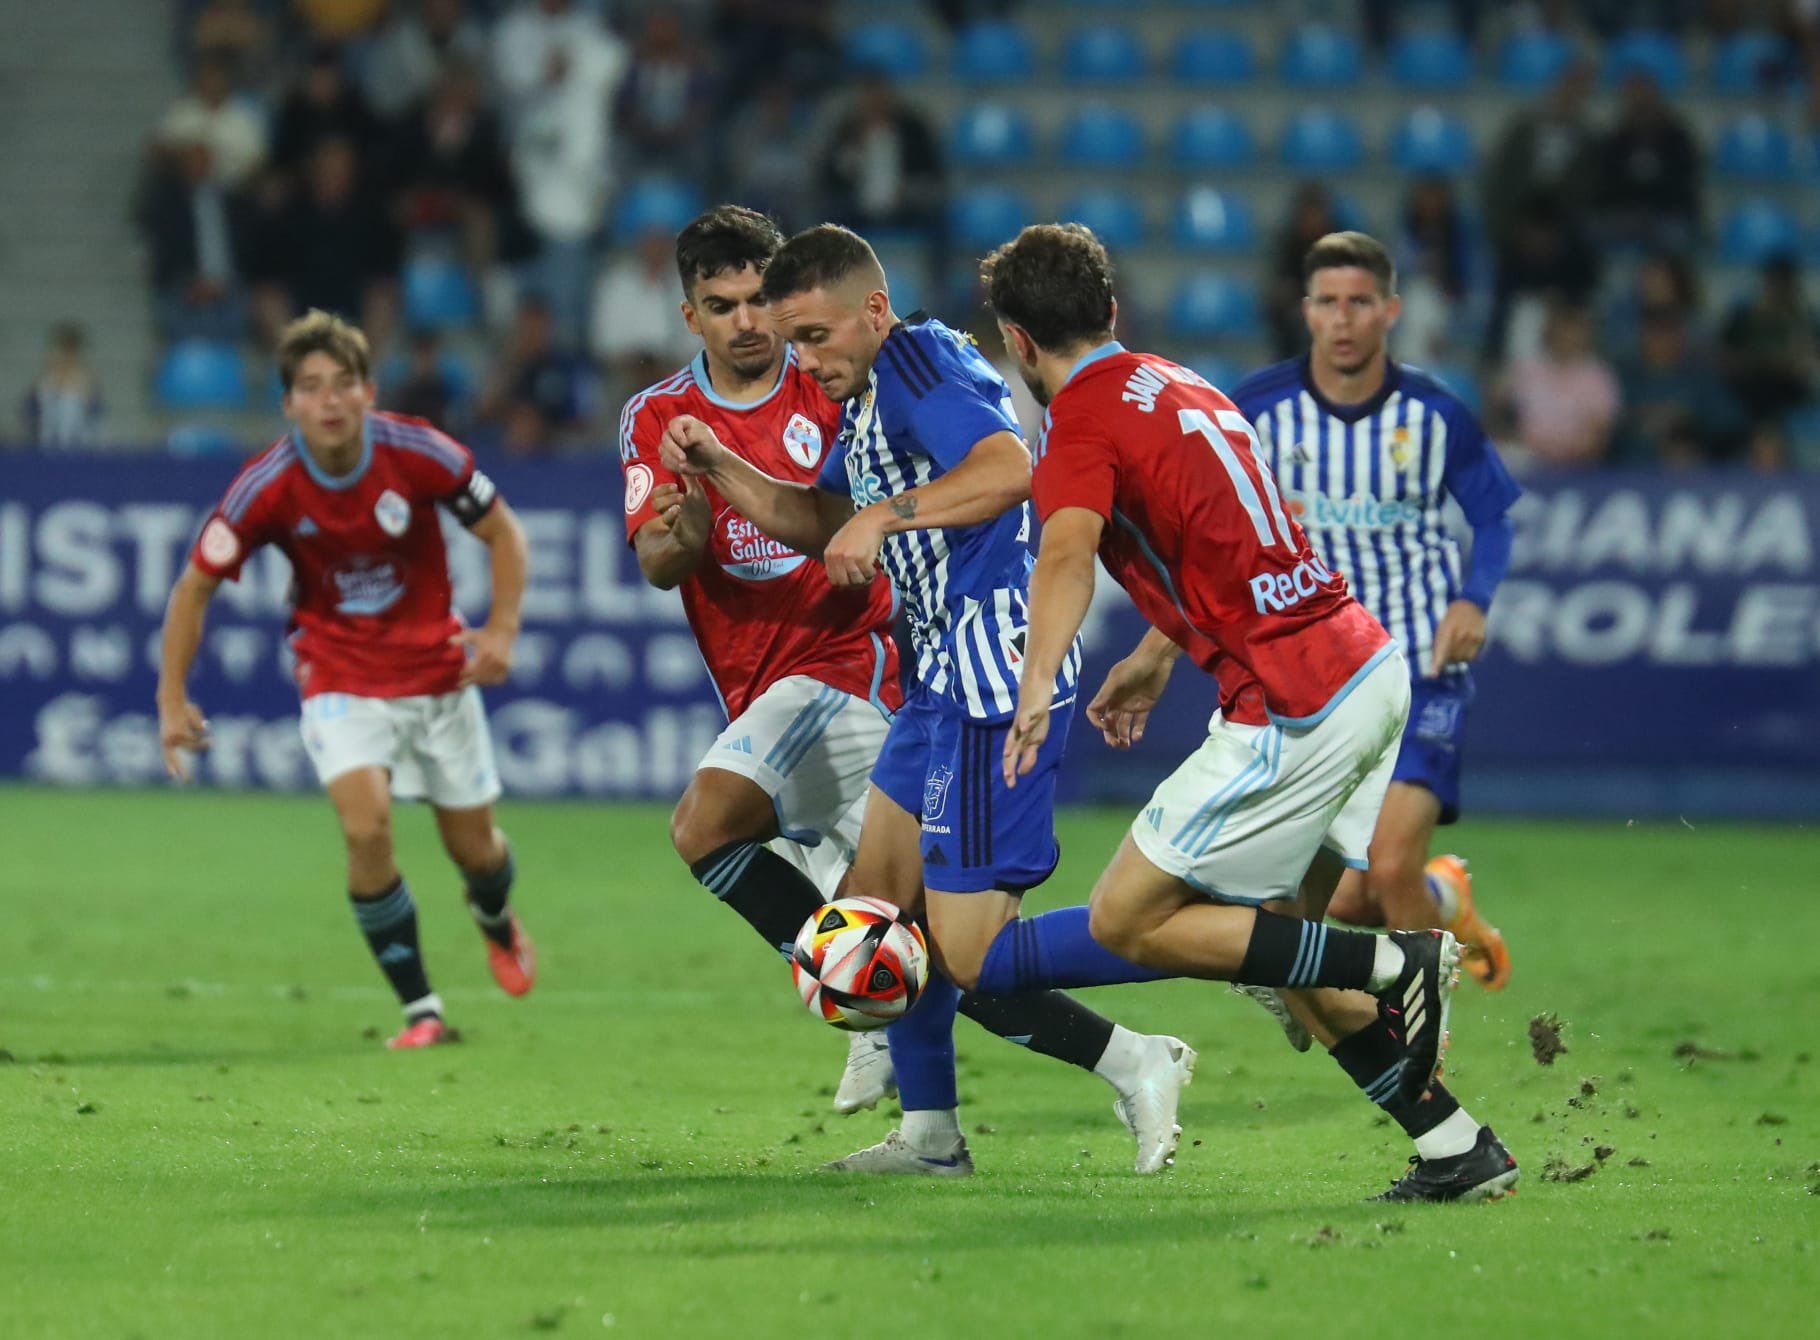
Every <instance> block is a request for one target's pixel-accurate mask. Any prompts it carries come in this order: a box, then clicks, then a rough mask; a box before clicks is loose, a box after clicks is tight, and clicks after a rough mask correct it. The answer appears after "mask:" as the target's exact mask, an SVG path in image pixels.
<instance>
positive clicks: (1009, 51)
mask: <svg viewBox="0 0 1820 1340" xmlns="http://www.w3.org/2000/svg"><path fill="white" fill-rule="evenodd" d="M1035 71H1036V53H1035V50H1034V48H1033V47H1032V46H1031V43H1030V35H1029V34H1028V33H1026V32H1025V31H1024V30H1023V29H1022V28H1021V27H1019V26H1018V25H1017V24H1015V23H975V24H972V25H971V26H969V27H967V28H963V29H962V30H961V32H960V35H959V36H958V37H956V38H955V39H954V77H955V78H956V79H958V80H960V81H961V82H962V83H965V84H995V85H996V84H1021V83H1023V82H1024V81H1025V80H1026V79H1028V78H1030V76H1031V75H1032V74H1033V73H1035Z"/></svg>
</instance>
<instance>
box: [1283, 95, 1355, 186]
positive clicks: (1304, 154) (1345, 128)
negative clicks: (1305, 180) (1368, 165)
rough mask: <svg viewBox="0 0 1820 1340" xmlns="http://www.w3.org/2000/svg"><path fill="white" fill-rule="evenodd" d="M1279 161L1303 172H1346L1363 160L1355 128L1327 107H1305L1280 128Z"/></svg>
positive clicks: (1347, 119)
mask: <svg viewBox="0 0 1820 1340" xmlns="http://www.w3.org/2000/svg"><path fill="white" fill-rule="evenodd" d="M1282 159H1283V162H1284V164H1285V165H1286V166H1288V167H1292V168H1300V169H1301V170H1303V171H1305V172H1348V171H1351V170H1352V169H1353V168H1356V167H1358V166H1359V165H1360V164H1362V163H1363V162H1364V161H1365V146H1364V143H1363V142H1362V141H1361V140H1360V139H1359V132H1358V128H1357V126H1355V125H1354V124H1353V122H1352V121H1351V120H1350V119H1349V118H1347V117H1344V116H1342V115H1340V114H1339V113H1338V112H1336V111H1334V110H1333V109H1332V108H1329V107H1307V108H1304V109H1303V110H1302V111H1299V112H1297V113H1296V114H1295V115H1294V116H1293V117H1291V118H1290V120H1289V124H1288V125H1287V126H1285V127H1284V129H1283V145H1282Z"/></svg>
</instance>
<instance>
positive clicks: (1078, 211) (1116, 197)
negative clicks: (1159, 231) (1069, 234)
mask: <svg viewBox="0 0 1820 1340" xmlns="http://www.w3.org/2000/svg"><path fill="white" fill-rule="evenodd" d="M1061 217H1062V221H1063V222H1064V223H1084V224H1086V225H1087V226H1088V227H1089V228H1091V229H1093V232H1094V235H1095V236H1096V237H1098V238H1099V239H1100V241H1102V242H1104V243H1105V244H1106V245H1107V246H1109V247H1114V248H1117V247H1130V246H1136V245H1137V244H1138V243H1139V242H1142V241H1143V240H1144V211H1143V209H1142V208H1140V207H1139V205H1138V202H1137V201H1136V200H1134V199H1132V198H1131V193H1130V192H1129V191H1113V190H1097V191H1082V192H1081V193H1080V194H1079V195H1077V196H1074V197H1073V198H1072V199H1070V200H1069V201H1068V202H1067V203H1066V204H1064V205H1063V206H1062V215H1061Z"/></svg>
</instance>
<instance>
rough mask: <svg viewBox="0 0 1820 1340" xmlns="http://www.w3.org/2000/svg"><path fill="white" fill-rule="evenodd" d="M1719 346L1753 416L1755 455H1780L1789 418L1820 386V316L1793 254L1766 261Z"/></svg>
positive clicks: (1727, 372) (1735, 388)
mask: <svg viewBox="0 0 1820 1340" xmlns="http://www.w3.org/2000/svg"><path fill="white" fill-rule="evenodd" d="M1719 347H1720V356H1721V366H1722V367H1723V368H1724V371H1725V380H1726V383H1727V384H1728V385H1729V386H1730V387H1731V389H1732V391H1733V393H1734V394H1736V395H1737V397H1738V399H1739V400H1740V401H1742V402H1743V403H1744V405H1745V406H1746V408H1747V410H1748V412H1749V415H1750V419H1751V430H1752V437H1753V441H1752V448H1751V450H1752V455H1753V457H1755V458H1757V459H1759V460H1760V461H1761V460H1763V459H1764V458H1766V457H1773V456H1775V455H1776V454H1777V452H1778V450H1779V442H1780V438H1781V433H1782V421H1783V419H1784V418H1785V417H1786V416H1787V415H1788V414H1790V413H1791V412H1793V411H1795V410H1798V409H1802V408H1804V407H1806V406H1808V405H1811V404H1812V403H1813V401H1814V397H1815V392H1816V391H1817V390H1820V321H1817V320H1816V316H1815V313H1814V311H1813V309H1812V308H1810V307H1809V306H1808V304H1807V301H1806V299H1805V298H1804V297H1803V295H1802V292H1801V275H1800V272H1799V271H1798V270H1797V269H1796V267H1795V262H1794V259H1793V258H1792V257H1789V256H1778V257H1774V258H1772V259H1771V260H1769V261H1767V262H1766V263H1765V264H1764V266H1763V269H1762V271H1761V272H1760V274H1759V276H1758V284H1757V290H1756V292H1755V293H1752V294H1750V295H1749V296H1747V297H1745V298H1743V299H1742V300H1740V301H1739V303H1738V304H1737V306H1735V307H1734V308H1733V309H1732V311H1731V314H1730V315H1729V316H1728V317H1727V318H1726V320H1725V326H1724V328H1723V329H1722V330H1721V331H1720V334H1719Z"/></svg>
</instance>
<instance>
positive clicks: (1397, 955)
mask: <svg viewBox="0 0 1820 1340" xmlns="http://www.w3.org/2000/svg"><path fill="white" fill-rule="evenodd" d="M1402 972H1403V951H1402V950H1401V949H1399V948H1398V947H1397V942H1396V941H1395V940H1393V939H1391V938H1390V937H1389V936H1388V935H1380V936H1379V937H1378V944H1377V948H1376V950H1375V951H1374V952H1373V957H1372V960H1371V980H1370V981H1369V982H1367V983H1366V984H1365V989H1366V990H1367V991H1372V992H1378V991H1382V990H1384V989H1385V988H1386V987H1388V986H1389V985H1390V984H1391V983H1392V982H1394V981H1396V980H1397V978H1398V977H1399V976H1401V975H1402Z"/></svg>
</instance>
